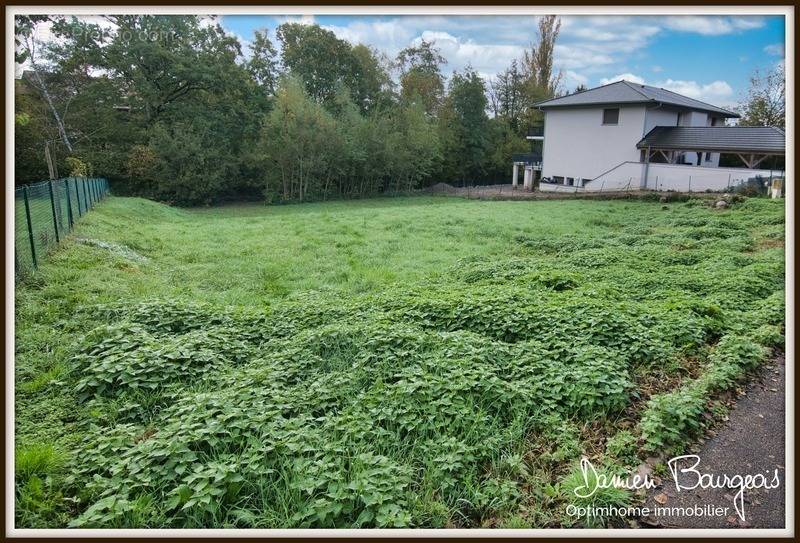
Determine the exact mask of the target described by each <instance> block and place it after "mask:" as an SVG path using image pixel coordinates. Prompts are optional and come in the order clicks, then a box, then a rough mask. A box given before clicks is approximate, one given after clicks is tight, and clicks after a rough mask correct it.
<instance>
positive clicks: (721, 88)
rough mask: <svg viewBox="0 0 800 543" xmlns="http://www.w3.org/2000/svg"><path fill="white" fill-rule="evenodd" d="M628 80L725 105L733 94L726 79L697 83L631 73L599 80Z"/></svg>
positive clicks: (608, 81) (604, 83)
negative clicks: (652, 77)
mask: <svg viewBox="0 0 800 543" xmlns="http://www.w3.org/2000/svg"><path fill="white" fill-rule="evenodd" d="M622 80H625V81H630V82H631V83H638V84H640V85H650V86H652V87H659V88H662V89H667V90H671V91H672V92H677V93H678V94H682V95H684V96H688V97H689V98H694V99H695V100H702V101H704V102H710V103H712V104H716V105H727V104H729V103H730V99H731V97H732V96H733V88H731V86H730V85H729V84H728V82H727V81H719V80H717V81H712V82H711V83H698V82H697V81H685V80H680V79H665V80H661V81H646V80H645V78H643V77H641V76H638V75H636V74H632V73H624V74H619V75H615V76H614V77H605V78H603V79H601V80H600V84H601V85H608V84H609V83H614V82H615V81H622Z"/></svg>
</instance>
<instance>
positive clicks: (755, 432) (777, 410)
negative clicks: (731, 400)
mask: <svg viewBox="0 0 800 543" xmlns="http://www.w3.org/2000/svg"><path fill="white" fill-rule="evenodd" d="M784 385H785V361H784V357H783V356H780V357H777V358H775V359H773V360H772V361H771V362H770V363H769V365H767V366H766V367H765V368H764V370H763V371H762V373H761V374H760V376H759V378H758V379H756V380H755V381H754V382H752V383H751V384H749V385H747V387H746V389H745V395H743V396H742V397H741V398H739V399H738V401H737V402H736V406H735V408H734V409H733V410H731V412H730V413H729V420H728V421H727V422H726V423H725V424H724V425H723V426H722V427H719V428H717V429H716V430H717V433H716V435H714V436H713V437H711V438H710V439H709V440H708V441H706V443H705V444H703V446H702V447H701V448H700V450H699V451H697V452H696V454H697V455H698V456H699V457H700V463H699V464H698V466H697V468H696V469H697V470H699V471H700V472H701V473H711V474H714V475H722V474H727V475H735V474H742V475H744V474H753V475H755V474H759V473H762V474H768V476H767V481H768V482H770V483H771V482H772V480H773V477H774V472H775V470H776V469H777V470H778V474H779V478H780V486H778V487H777V488H774V489H772V490H767V489H763V488H761V489H753V490H745V492H744V516H745V520H741V519H740V518H739V516H738V515H737V513H736V509H735V507H734V502H733V500H734V496H735V495H736V493H737V491H736V490H732V489H728V488H723V489H711V488H709V489H697V490H681V491H680V492H679V491H677V490H676V487H675V482H674V479H673V477H672V475H671V474H670V475H667V476H666V477H664V479H663V480H662V484H661V486H660V487H658V488H655V489H653V490H651V491H649V492H648V495H647V501H646V503H645V506H646V507H649V508H650V509H651V510H652V509H654V508H655V507H657V506H658V507H662V508H665V507H666V508H674V507H692V508H694V506H695V505H699V506H700V507H704V506H705V507H707V506H709V505H710V506H713V507H715V508H727V511H726V512H725V513H722V514H718V513H711V514H702V515H700V516H693V515H692V516H689V515H685V514H684V515H679V516H678V515H669V514H661V515H652V516H650V517H648V518H647V519H642V524H643V525H644V526H650V527H661V528H783V527H784V522H785V512H786V509H785V504H786V502H785V498H786V486H785V483H786V477H785V476H786V472H785V462H784V450H785V446H784V445H785V425H784V421H785V386H784ZM682 465H683V466H687V467H688V466H689V465H690V464H682ZM687 481H688V479H687ZM695 510H696V508H695ZM706 511H707V510H706ZM717 511H718V512H719V510H717Z"/></svg>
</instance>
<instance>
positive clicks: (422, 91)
mask: <svg viewBox="0 0 800 543" xmlns="http://www.w3.org/2000/svg"><path fill="white" fill-rule="evenodd" d="M446 62H447V61H446V60H445V59H444V57H443V56H442V55H441V54H440V52H439V49H438V48H436V47H435V45H434V43H433V42H428V41H425V40H422V41H421V42H420V44H419V45H417V46H412V47H407V48H405V49H403V50H402V51H400V53H398V55H397V59H396V65H397V67H398V68H399V69H400V96H401V98H402V100H403V101H404V102H406V103H410V102H414V101H419V102H420V103H421V104H422V106H423V108H424V110H425V112H426V113H427V114H428V115H434V114H435V113H436V111H437V110H438V108H439V106H440V105H441V103H442V98H443V96H444V77H443V76H442V72H441V66H442V65H443V64H445V63H446Z"/></svg>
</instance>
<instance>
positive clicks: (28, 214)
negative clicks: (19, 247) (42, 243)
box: [22, 185, 38, 270]
mask: <svg viewBox="0 0 800 543" xmlns="http://www.w3.org/2000/svg"><path fill="white" fill-rule="evenodd" d="M22 198H23V200H24V201H25V220H26V221H27V222H28V241H30V242H31V260H33V269H34V270H35V269H36V268H38V266H37V265H36V244H35V243H34V242H33V224H31V206H30V204H29V203H28V187H27V186H26V185H23V186H22Z"/></svg>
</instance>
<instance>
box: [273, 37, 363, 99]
mask: <svg viewBox="0 0 800 543" xmlns="http://www.w3.org/2000/svg"><path fill="white" fill-rule="evenodd" d="M276 36H277V37H278V41H280V42H281V51H282V53H281V54H282V59H283V66H284V68H285V69H286V70H288V71H289V73H291V74H292V75H294V76H295V77H297V78H299V80H300V81H302V82H303V85H304V86H305V89H306V92H307V93H308V94H309V95H310V96H311V97H312V98H313V99H314V100H316V101H317V102H319V103H321V104H327V105H330V104H333V103H334V99H335V97H336V93H337V91H338V87H339V86H340V85H344V86H346V87H348V88H349V89H351V90H352V89H353V88H354V87H356V86H357V81H356V80H357V77H358V63H357V62H356V58H355V56H354V55H353V51H352V47H351V46H350V44H349V43H347V42H346V41H345V40H341V39H339V38H337V37H336V34H334V33H333V32H331V31H330V30H326V29H324V28H322V27H320V26H318V25H304V24H300V23H283V24H282V25H280V26H279V27H278V29H277V30H276Z"/></svg>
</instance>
